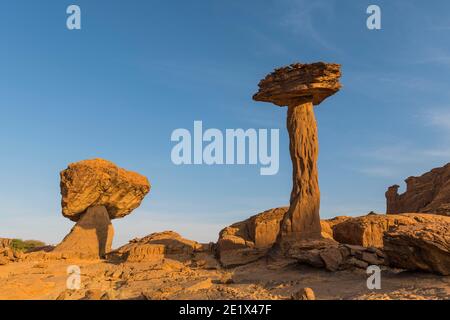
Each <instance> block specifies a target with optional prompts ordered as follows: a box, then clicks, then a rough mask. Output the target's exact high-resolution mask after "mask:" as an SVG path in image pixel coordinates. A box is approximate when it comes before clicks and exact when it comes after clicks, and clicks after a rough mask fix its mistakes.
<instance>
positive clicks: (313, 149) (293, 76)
mask: <svg viewBox="0 0 450 320" xmlns="http://www.w3.org/2000/svg"><path fill="white" fill-rule="evenodd" d="M340 76H341V72H340V65H338V64H327V63H323V62H319V63H313V64H300V63H297V64H292V65H290V66H288V67H284V68H280V69H276V70H275V71H274V72H272V73H271V74H269V75H267V76H266V78H265V79H263V80H261V82H260V83H259V85H258V86H259V91H258V93H256V94H255V95H254V96H253V99H254V100H256V101H264V102H271V103H274V104H276V105H278V106H288V112H287V129H288V132H289V150H290V155H291V160H292V166H293V177H292V180H293V186H292V192H291V198H290V207H289V210H288V212H287V213H286V214H285V216H284V218H283V221H282V226H281V232H280V235H279V242H280V243H281V244H282V243H283V242H290V241H294V242H295V241H299V240H305V239H319V238H321V227H320V217H319V207H320V191H319V182H318V172H317V158H318V149H319V143H318V135H317V125H316V119H315V117H314V110H313V105H318V104H320V103H321V102H322V101H323V100H324V99H326V98H327V97H329V96H331V95H333V94H335V93H336V92H337V91H338V90H339V89H340V87H341V85H340V83H339V78H340Z"/></svg>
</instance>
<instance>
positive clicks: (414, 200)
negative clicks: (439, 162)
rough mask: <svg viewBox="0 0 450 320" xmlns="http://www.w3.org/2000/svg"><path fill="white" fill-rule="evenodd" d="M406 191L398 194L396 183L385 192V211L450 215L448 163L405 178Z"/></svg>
mask: <svg viewBox="0 0 450 320" xmlns="http://www.w3.org/2000/svg"><path fill="white" fill-rule="evenodd" d="M405 182H406V192H404V193H403V194H398V188H399V186H398V185H394V186H391V187H389V189H388V190H387V192H386V202H387V211H386V212H387V213H388V214H396V213H405V212H420V213H434V214H440V215H447V216H449V215H450V163H449V164H447V165H445V166H443V167H440V168H435V169H433V170H431V171H430V172H427V173H425V174H423V175H422V176H420V177H409V178H408V179H406V180H405Z"/></svg>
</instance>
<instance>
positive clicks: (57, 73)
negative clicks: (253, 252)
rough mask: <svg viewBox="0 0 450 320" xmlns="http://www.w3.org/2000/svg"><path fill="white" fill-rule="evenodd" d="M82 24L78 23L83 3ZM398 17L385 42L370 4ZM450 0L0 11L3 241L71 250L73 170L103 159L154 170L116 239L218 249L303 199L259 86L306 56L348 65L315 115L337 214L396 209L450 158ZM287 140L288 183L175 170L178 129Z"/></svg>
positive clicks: (27, 5)
mask: <svg viewBox="0 0 450 320" xmlns="http://www.w3.org/2000/svg"><path fill="white" fill-rule="evenodd" d="M69 4H77V5H79V6H80V7H81V10H82V30H79V31H69V30H67V28H66V17H67V14H66V8H67V6H68V5H69ZM370 4H377V5H379V6H380V7H381V10H382V30H379V31H370V30H368V29H367V27H366V19H367V16H368V15H367V14H366V8H367V7H368V5H370ZM449 13H450V2H449V1H447V0H436V1H433V4H432V5H430V3H429V2H427V1H420V0H415V1H411V0H395V1H392V0H389V1H378V0H371V1H365V0H354V1H350V0H348V1H340V0H339V1H338V0H335V1H331V0H328V1H318V0H314V1H302V0H296V1H295V0H288V1H280V0H276V1H275V0H271V1H260V0H246V1H241V0H231V1H224V0H220V1H218V0H202V1H200V0H197V1H156V0H155V1H143V0H142V1H140V0H132V1H118V0H108V1H106V0H72V1H65V0H42V1H31V0H29V1H25V0H4V1H2V2H1V6H0V39H1V43H0V147H1V157H0V237H18V238H25V239H30V238H34V239H41V240H44V241H46V242H49V243H57V242H59V241H60V240H61V239H62V238H63V237H64V235H65V234H67V232H68V231H69V230H70V228H71V226H72V225H73V223H72V222H70V221H69V220H68V219H65V218H63V217H62V215H61V208H60V195H59V172H60V171H61V170H63V169H64V168H66V166H67V165H68V164H69V163H71V162H75V161H78V160H83V159H87V158H94V157H101V158H105V159H109V160H111V161H113V162H115V163H116V164H118V165H119V166H122V167H124V168H127V169H131V170H135V171H137V172H140V173H142V174H144V175H146V176H147V177H148V178H149V180H150V182H151V183H152V190H151V192H150V194H149V195H148V196H147V197H146V199H145V200H144V202H143V204H142V205H141V207H139V208H138V209H136V210H135V212H134V213H133V214H131V215H130V216H127V217H126V218H124V219H121V220H115V221H114V222H113V223H114V226H115V229H116V238H115V244H116V245H118V244H121V243H124V242H126V241H127V240H129V239H132V238H134V237H137V236H144V235H147V234H149V233H151V232H156V231H163V230H166V229H173V230H176V231H178V232H180V233H182V235H184V236H186V237H188V238H192V239H195V240H199V241H215V240H216V239H217V233H218V231H219V230H220V229H221V228H223V227H224V226H226V225H228V224H230V223H232V222H236V221H239V220H241V219H244V218H247V217H248V216H250V215H253V214H256V213H258V212H261V211H263V210H265V209H269V208H273V207H277V206H283V205H286V204H287V203H288V201H289V195H290V189H291V164H290V159H289V152H288V138H287V133H286V130H285V121H286V109H285V108H278V107H275V106H273V105H270V104H265V103H256V102H254V101H252V99H251V97H252V95H253V94H254V93H255V91H256V90H257V83H258V82H259V80H260V79H261V78H263V77H264V76H265V75H266V74H267V73H268V72H270V71H271V70H272V69H274V68H275V67H279V66H283V65H286V64H290V63H292V62H296V61H299V62H314V61H326V62H336V63H340V64H342V71H343V77H342V83H343V88H342V90H341V91H340V92H339V93H338V94H336V95H335V96H333V97H331V98H329V99H328V100H326V101H325V102H324V103H323V104H322V105H320V106H318V107H317V108H316V117H317V121H318V127H319V143H320V158H319V174H320V177H319V179H320V187H321V193H322V206H321V216H322V217H323V218H328V217H332V216H336V215H361V214H365V213H367V212H369V211H371V210H374V211H378V212H384V211H385V199H384V192H385V190H386V188H387V187H388V186H389V185H392V184H395V183H399V184H402V185H403V183H402V181H403V180H404V179H405V178H406V177H408V176H411V175H418V174H421V173H423V172H425V171H428V170H429V169H431V168H433V167H436V166H441V165H443V164H445V163H447V162H449V159H450V146H449V142H450V135H449V134H450V90H449V87H450V41H449V39H450V15H449ZM194 120H202V121H203V126H204V127H206V128H218V129H221V130H225V129H226V128H244V129H247V128H268V129H270V128H280V157H281V159H280V171H279V173H278V174H277V175H274V176H261V175H260V174H259V167H258V166H249V165H247V166H211V167H210V166H175V165H174V164H172V162H171V159H170V151H171V148H172V147H173V145H174V143H172V142H171V141H170V135H171V133H172V131H173V130H174V129H177V128H188V129H192V127H193V121H194Z"/></svg>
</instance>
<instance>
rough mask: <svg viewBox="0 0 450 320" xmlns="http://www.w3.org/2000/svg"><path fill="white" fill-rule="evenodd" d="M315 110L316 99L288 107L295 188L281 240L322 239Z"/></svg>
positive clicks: (285, 218) (288, 127) (293, 188)
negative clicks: (314, 101)
mask: <svg viewBox="0 0 450 320" xmlns="http://www.w3.org/2000/svg"><path fill="white" fill-rule="evenodd" d="M313 108H314V107H313V103H312V100H311V101H306V102H303V103H300V104H297V105H291V106H288V116H287V129H288V132H289V138H290V144H289V150H290V154H291V159H292V167H293V176H292V180H293V181H292V182H293V185H292V192H291V200H290V208H289V210H288V212H287V213H286V215H285V217H284V219H283V223H282V233H281V238H282V239H281V240H304V239H311V238H320V237H321V236H320V232H321V227H320V216H319V208H320V190H319V182H318V172H317V158H318V149H319V143H318V136H317V125H316V119H315V117H314V109H313ZM283 238H285V239H283ZM287 238H289V239H287Z"/></svg>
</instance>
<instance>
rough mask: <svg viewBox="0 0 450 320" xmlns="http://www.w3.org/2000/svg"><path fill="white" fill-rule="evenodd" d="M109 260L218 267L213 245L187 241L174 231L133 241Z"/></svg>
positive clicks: (118, 250) (115, 251) (109, 256)
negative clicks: (165, 261) (183, 263)
mask: <svg viewBox="0 0 450 320" xmlns="http://www.w3.org/2000/svg"><path fill="white" fill-rule="evenodd" d="M108 258H109V259H111V260H119V261H126V262H152V261H158V260H163V259H172V260H177V261H180V262H192V263H195V264H196V265H200V264H201V265H204V266H209V267H213V268H214V267H216V265H215V264H216V261H215V259H214V247H213V245H211V244H201V243H198V242H196V241H192V240H188V239H185V238H183V237H182V236H181V235H179V234H178V233H176V232H174V231H164V232H158V233H152V234H150V235H148V236H146V237H144V238H137V239H133V240H131V241H130V242H129V243H128V244H126V245H124V246H122V247H120V248H119V249H117V250H114V251H113V252H111V253H110V254H109V255H108Z"/></svg>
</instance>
